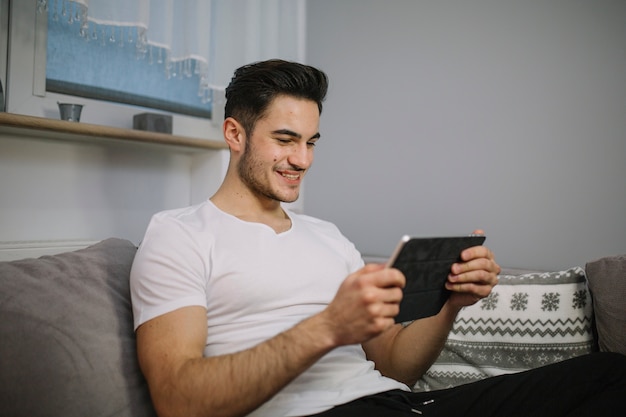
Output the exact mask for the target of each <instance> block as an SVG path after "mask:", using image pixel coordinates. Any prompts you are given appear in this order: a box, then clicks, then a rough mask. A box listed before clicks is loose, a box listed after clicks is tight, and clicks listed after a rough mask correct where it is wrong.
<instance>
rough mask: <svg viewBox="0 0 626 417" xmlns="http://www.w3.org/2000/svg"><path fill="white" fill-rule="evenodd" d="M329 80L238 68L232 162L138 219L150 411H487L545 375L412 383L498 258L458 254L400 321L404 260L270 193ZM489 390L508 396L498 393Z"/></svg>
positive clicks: (287, 170) (295, 167) (295, 153)
mask: <svg viewBox="0 0 626 417" xmlns="http://www.w3.org/2000/svg"><path fill="white" fill-rule="evenodd" d="M326 90H327V78H326V75H325V74H324V73H323V72H321V71H319V70H317V69H315V68H313V67H310V66H305V65H301V64H297V63H291V62H285V61H279V60H271V61H265V62H260V63H256V64H252V65H247V66H244V67H242V68H239V69H238V70H237V71H236V72H235V75H234V77H233V79H232V81H231V83H230V85H229V87H228V88H227V90H226V100H227V101H226V108H225V121H224V123H223V134H224V139H225V141H226V143H227V144H228V146H229V148H230V164H229V167H228V171H227V173H226V177H225V179H224V181H223V183H222V185H221V187H220V188H219V189H218V191H217V192H216V193H215V195H213V196H212V197H211V198H210V199H209V200H207V201H206V202H203V203H201V204H198V205H195V206H192V207H187V208H184V209H178V210H171V211H166V212H162V213H158V214H156V215H155V216H154V217H153V219H152V221H151V222H150V225H149V226H148V230H147V232H146V236H145V238H144V240H143V242H142V244H141V247H140V249H139V251H138V253H137V257H136V259H135V262H134V264H133V269H132V273H131V285H132V296H133V309H134V314H135V327H136V332H137V346H138V355H139V361H140V365H141V368H142V370H143V372H144V374H145V376H146V379H147V381H148V384H149V386H150V391H151V394H152V399H153V402H154V404H155V407H156V409H157V412H158V413H159V414H160V415H161V416H196V415H207V416H209V415H210V416H222V415H223V416H242V415H253V416H272V417H276V416H305V415H314V414H317V413H322V414H321V415H337V416H346V415H347V416H349V415H359V416H367V415H381V416H389V415H414V413H419V414H421V413H424V414H425V415H446V414H426V413H431V412H435V413H447V412H449V411H450V407H457V408H458V409H460V410H471V409H472V405H471V404H469V405H466V404H464V403H463V401H468V399H472V400H475V399H476V398H478V397H477V395H479V394H484V395H483V398H486V399H487V400H485V401H486V402H493V404H495V407H496V408H495V409H490V408H489V406H486V407H480V408H479V411H480V412H482V411H483V409H486V410H488V411H492V412H493V414H484V415H499V414H497V413H498V412H500V410H505V411H506V410H507V408H506V405H507V404H509V405H510V407H509V408H508V410H512V411H511V412H509V413H508V414H507V415H513V414H514V412H515V411H516V410H521V408H520V407H519V404H517V403H512V402H510V399H511V398H515V396H516V395H517V394H518V392H519V389H520V385H525V384H527V383H528V384H532V383H535V382H537V384H535V385H537V386H540V384H539V383H538V381H536V380H538V379H543V380H545V379H546V378H539V377H538V376H537V377H532V375H533V374H531V376H530V377H528V376H527V377H518V378H517V380H518V381H521V382H519V383H517V385H516V384H515V383H514V382H509V383H501V384H492V383H490V384H487V385H485V384H483V386H482V388H481V385H480V384H471V386H472V387H473V388H471V389H470V390H469V391H463V389H456V390H452V391H447V390H446V391H441V392H437V393H426V394H415V393H411V392H410V389H409V387H410V386H411V385H412V384H413V383H414V382H415V381H416V380H417V379H418V378H419V377H420V376H421V375H422V374H423V373H424V372H425V371H426V370H427V369H428V368H429V366H430V365H431V364H432V362H433V361H434V360H435V359H436V357H437V355H438V354H439V352H440V349H441V348H442V346H443V344H444V342H445V340H446V336H447V334H448V332H449V330H450V327H451V325H452V323H453V321H454V318H455V317H456V314H457V313H458V311H459V310H460V309H461V308H462V307H463V306H466V305H470V304H473V303H475V302H476V301H477V300H479V299H481V298H483V297H486V296H487V295H489V293H490V291H491V289H492V288H493V286H494V285H496V283H497V274H498V273H499V271H500V268H499V266H498V265H497V263H496V262H495V260H494V257H493V254H492V252H491V251H490V250H489V249H488V248H487V247H483V246H479V247H474V248H470V249H467V250H465V251H464V252H463V253H462V262H459V263H457V264H455V265H454V266H453V267H452V270H451V274H450V276H449V278H448V282H447V284H446V286H447V287H448V289H450V290H452V295H451V297H450V298H449V300H448V302H447V303H446V304H445V306H444V307H443V309H442V310H441V312H440V313H439V314H438V315H436V316H434V317H430V318H426V319H422V320H417V321H415V322H413V323H412V324H410V325H408V326H406V327H403V326H401V325H396V324H394V316H395V315H396V314H397V313H398V304H399V302H400V300H401V298H402V287H403V285H404V276H403V275H402V273H400V272H399V271H398V270H396V269H390V268H384V267H383V266H382V265H365V266H363V261H362V260H361V256H360V254H359V253H358V251H357V250H356V249H355V248H354V246H353V245H352V243H350V242H349V241H348V240H347V239H346V238H345V237H344V236H342V235H341V233H340V232H339V231H338V230H337V228H336V227H335V226H334V225H332V224H330V223H328V222H324V221H321V220H318V219H315V218H311V217H309V216H304V215H297V214H294V213H292V212H290V211H288V210H284V209H283V208H282V207H281V202H292V201H295V200H296V199H297V198H298V194H299V189H300V185H301V182H302V180H303V178H304V175H305V174H306V172H307V170H308V169H309V168H310V167H311V164H312V162H313V149H314V147H315V145H316V143H317V141H318V140H319V139H320V133H319V118H320V114H321V111H322V101H323V100H324V97H325V94H326ZM337 175H341V171H340V170H338V172H337ZM605 362H609V361H608V360H606V361H605ZM623 362H624V361H622V363H623ZM615 363H616V362H615V361H614V362H613V366H615ZM577 366H578V367H580V366H581V365H577ZM588 366H591V365H588ZM593 366H594V367H596V366H600V367H606V366H607V365H606V364H604V365H603V364H602V363H601V362H599V361H595V362H594V363H593ZM620 366H622V368H623V367H624V365H620ZM568 369H569V368H568ZM585 369H587V368H585ZM555 372H556V371H555ZM563 372H564V373H565V374H567V372H565V371H563ZM543 376H544V377H545V375H543ZM520 378H526V379H520ZM565 379H568V377H567V378H565ZM622 380H623V377H622ZM558 381H561V380H558ZM622 384H623V382H622ZM500 386H502V387H504V388H497V387H500ZM622 386H623V385H622ZM474 387H475V388H474ZM539 389H541V388H539ZM464 392H465V393H464ZM621 392H623V391H621ZM492 393H493V394H496V395H498V394H506V395H507V396H506V397H504V398H501V399H498V401H496V398H494V399H491V398H489V396H490V395H491V394H492ZM533 395H534V394H533V393H532V392H529V393H528V394H527V395H521V396H520V398H522V399H524V400H528V398H533ZM574 395H578V394H574ZM433 400H435V401H433ZM518 403H519V401H518ZM542 404H543V402H542ZM494 410H495V411H494ZM546 410H547V411H545V413H546V414H545V415H557V414H556V412H555V413H552V411H554V410H557V411H559V412H561V410H558V409H554V408H547V409H546ZM566 411H567V410H565V411H562V414H565V412H566ZM394 413H395V414H394ZM478 415H482V414H478ZM532 415H539V413H536V414H532Z"/></svg>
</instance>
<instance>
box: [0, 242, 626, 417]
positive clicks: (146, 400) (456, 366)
mask: <svg viewBox="0 0 626 417" xmlns="http://www.w3.org/2000/svg"><path fill="white" fill-rule="evenodd" d="M135 252H136V247H135V245H134V244H133V243H131V242H129V241H127V240H123V239H116V238H111V239H106V240H103V241H101V242H99V243H97V244H94V245H92V246H89V247H87V248H85V249H80V250H75V251H71V252H65V253H61V254H57V255H51V256H42V257H40V258H27V259H22V260H16V261H5V262H0V341H1V342H0V415H1V416H12V417H20V416H28V417H36V416H64V417H74V416H87V415H88V416H91V417H104V416H129V417H130V416H133V417H143V416H154V415H155V412H154V409H153V408H152V404H151V401H150V395H149V392H148V389H147V386H146V382H145V380H144V378H143V376H142V374H141V372H140V369H139V366H138V363H137V358H136V351H135V336H134V332H133V328H132V310H131V305H130V294H129V283H128V277H129V273H130V268H131V264H132V261H133V258H134V255H135ZM624 300H626V255H622V256H612V257H606V258H602V259H598V260H595V261H592V262H588V263H587V264H586V265H584V268H583V267H580V266H579V267H573V268H571V269H568V270H565V271H558V272H543V273H541V272H530V271H512V270H505V271H503V273H502V275H501V276H500V284H499V285H498V286H497V287H496V288H495V289H494V291H493V293H492V295H491V296H490V297H488V298H486V299H483V300H481V301H480V302H478V303H477V304H475V305H474V306H471V307H466V308H465V309H463V310H462V311H461V313H460V314H459V316H458V317H457V320H456V321H455V323H454V327H453V330H452V332H451V333H450V337H449V338H448V341H447V342H446V345H445V347H444V349H443V351H442V353H441V355H440V357H439V358H438V359H437V361H436V363H435V364H434V365H433V366H432V368H431V369H430V370H429V371H428V372H427V373H426V374H425V375H424V377H423V378H422V379H421V380H420V381H418V382H417V384H416V385H415V387H414V389H415V390H433V389H440V388H445V387H449V386H454V385H458V384H463V383H467V382H471V381H473V380H477V379H482V378H487V377H489V376H492V375H498V374H502V373H510V372H518V371H521V370H524V369H529V368H532V367H535V366H539V365H543V364H547V363H550V362H555V361H559V360H563V359H566V358H568V357H572V356H576V355H582V354H586V353H588V352H593V351H595V350H608V351H617V352H621V353H624V354H626V331H625V330H626V314H625V313H626V312H625V310H626V307H625V305H626V303H625V302H624Z"/></svg>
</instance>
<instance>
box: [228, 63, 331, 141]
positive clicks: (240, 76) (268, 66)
mask: <svg viewBox="0 0 626 417" xmlns="http://www.w3.org/2000/svg"><path fill="white" fill-rule="evenodd" d="M327 90H328V77H327V76H326V74H324V72H322V71H320V70H319V69H317V68H314V67H312V66H309V65H304V64H299V63H297V62H289V61H283V60H280V59H272V60H268V61H261V62H255V63H252V64H249V65H244V66H242V67H240V68H238V69H237V70H236V71H235V74H234V75H233V78H232V79H231V81H230V84H229V85H228V87H226V106H225V109H224V117H225V118H226V117H232V118H234V119H235V120H237V121H238V122H239V123H241V125H242V126H243V128H244V130H245V131H246V135H247V136H250V135H251V133H252V131H253V130H254V125H255V124H256V122H257V121H258V120H259V119H261V118H262V117H263V116H264V115H265V112H266V110H267V108H268V107H269V105H270V104H271V103H272V101H273V100H274V99H275V98H276V97H277V96H279V95H287V96H292V97H296V98H302V99H307V100H312V101H314V102H316V103H317V107H318V109H319V111H320V114H321V113H322V102H323V101H324V98H325V97H326V92H327Z"/></svg>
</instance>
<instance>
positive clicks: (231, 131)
mask: <svg viewBox="0 0 626 417" xmlns="http://www.w3.org/2000/svg"><path fill="white" fill-rule="evenodd" d="M222 131H223V134H224V140H225V141H226V144H227V145H228V147H229V148H230V150H231V151H234V152H240V151H242V150H243V149H244V146H245V139H246V133H245V131H244V129H243V126H242V125H241V124H240V123H239V122H238V121H237V120H235V119H233V118H232V117H227V118H226V120H224V124H223V125H222Z"/></svg>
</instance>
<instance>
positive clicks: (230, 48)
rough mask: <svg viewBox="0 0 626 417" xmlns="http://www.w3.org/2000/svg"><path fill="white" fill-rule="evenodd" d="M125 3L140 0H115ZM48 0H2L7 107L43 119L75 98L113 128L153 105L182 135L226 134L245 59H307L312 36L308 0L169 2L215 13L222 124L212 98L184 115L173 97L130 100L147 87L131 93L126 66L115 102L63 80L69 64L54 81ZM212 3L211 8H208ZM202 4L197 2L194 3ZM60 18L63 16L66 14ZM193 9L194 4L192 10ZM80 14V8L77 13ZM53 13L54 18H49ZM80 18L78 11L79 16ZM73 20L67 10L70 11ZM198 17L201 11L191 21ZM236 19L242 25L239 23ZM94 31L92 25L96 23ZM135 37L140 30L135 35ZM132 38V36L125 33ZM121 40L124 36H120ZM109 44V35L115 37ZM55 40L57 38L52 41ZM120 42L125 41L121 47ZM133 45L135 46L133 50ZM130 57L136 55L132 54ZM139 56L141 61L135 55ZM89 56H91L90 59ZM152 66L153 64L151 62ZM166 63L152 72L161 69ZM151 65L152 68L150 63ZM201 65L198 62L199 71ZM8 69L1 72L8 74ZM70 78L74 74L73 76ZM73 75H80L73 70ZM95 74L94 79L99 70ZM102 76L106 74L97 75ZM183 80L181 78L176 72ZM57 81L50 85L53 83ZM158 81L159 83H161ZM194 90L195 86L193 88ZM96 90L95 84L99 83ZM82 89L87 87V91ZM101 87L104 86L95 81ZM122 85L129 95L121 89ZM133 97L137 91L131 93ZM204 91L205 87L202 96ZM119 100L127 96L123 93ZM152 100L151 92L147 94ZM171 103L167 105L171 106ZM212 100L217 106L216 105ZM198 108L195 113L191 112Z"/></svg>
mask: <svg viewBox="0 0 626 417" xmlns="http://www.w3.org/2000/svg"><path fill="white" fill-rule="evenodd" d="M66 1H67V0H48V2H49V3H48V5H49V8H50V6H51V5H53V4H55V5H56V6H57V7H61V6H62V4H63V3H64V2H66ZM98 1H102V0H92V1H90V2H89V5H90V7H93V6H95V5H96V4H97V3H98ZM115 1H118V2H119V4H121V5H124V6H126V5H129V4H134V0H115ZM39 2H41V0H0V7H4V9H0V30H1V29H2V28H1V22H2V17H3V16H6V13H5V10H6V9H8V8H10V19H9V25H8V26H9V28H8V32H9V36H8V37H4V36H3V37H2V39H0V41H3V40H6V39H7V38H8V39H10V43H11V45H10V48H8V50H9V56H8V60H7V71H6V72H7V74H6V79H7V84H8V85H7V86H6V88H5V91H6V93H7V111H9V112H12V113H18V114H26V115H31V116H38V117H47V118H56V119H58V118H59V110H58V106H57V102H58V101H63V102H75V103H79V104H83V105H84V106H85V107H84V108H83V112H82V115H81V122H85V123H93V124H102V125H108V126H117V127H123V128H132V119H133V115H135V114H137V113H142V112H146V111H153V112H163V111H167V112H168V113H170V112H171V113H172V115H173V117H174V133H175V134H179V135H187V136H195V137H207V132H211V133H208V134H209V135H211V136H212V137H214V138H215V137H216V136H217V135H219V136H221V135H220V134H219V132H218V131H216V127H217V126H221V118H222V115H221V114H219V113H221V111H222V110H223V101H222V100H223V89H224V87H225V85H226V84H227V83H228V81H229V80H230V77H231V76H232V72H233V71H234V69H235V68H237V67H238V66H240V65H243V64H246V63H249V62H252V61H256V60H261V59H267V58H283V59H292V60H296V61H301V62H302V61H304V59H303V58H304V36H305V33H306V27H305V20H306V19H305V17H306V16H305V1H304V0H260V1H255V2H249V1H245V0H177V1H165V2H161V3H160V4H164V3H167V4H168V5H170V6H171V7H173V6H176V7H178V6H180V5H182V4H191V3H193V2H196V3H195V4H196V5H197V7H208V6H210V7H211V13H212V15H211V19H210V22H211V23H212V24H213V25H212V26H213V29H212V30H213V31H214V38H213V39H212V40H211V45H210V46H211V51H212V52H211V53H212V54H213V55H212V58H213V64H212V66H214V68H211V70H212V71H213V73H214V77H213V79H212V80H210V85H211V87H212V88H213V92H214V95H213V96H212V97H211V98H212V103H214V104H215V110H214V112H215V113H216V114H213V115H212V117H213V119H215V120H216V123H215V125H213V124H211V121H210V120H208V119H207V118H206V116H207V106H206V104H207V103H203V104H204V105H205V108H204V110H200V111H199V112H198V113H196V114H195V115H194V116H188V115H183V114H182V113H183V111H182V110H181V109H182V108H183V107H184V108H187V107H186V106H187V105H178V106H175V107H170V108H167V102H168V101H169V98H167V97H166V98H165V99H164V98H153V97H151V98H149V99H147V101H146V102H130V98H137V97H140V96H142V94H141V93H132V92H130V91H128V90H129V89H128V88H127V86H126V85H123V81H124V80H126V77H127V76H128V74H127V73H126V71H110V72H111V73H112V75H114V76H117V77H119V78H117V79H116V80H114V81H113V84H114V86H121V88H118V92H117V93H110V92H109V93H107V94H113V96H115V94H118V95H121V96H122V98H123V99H122V100H119V101H122V103H114V102H113V101H111V100H113V99H116V97H105V96H104V95H97V94H96V96H95V98H94V97H91V96H90V97H85V96H86V95H88V93H83V92H81V91H76V90H70V89H69V88H66V87H67V83H68V80H65V81H62V80H60V75H59V72H60V73H63V72H64V71H63V66H61V67H60V70H59V69H57V73H56V74H54V73H53V70H52V69H51V71H50V73H49V74H48V80H49V81H50V82H47V81H46V72H47V71H46V67H47V63H48V62H47V53H46V52H47V48H48V41H47V38H48V25H50V29H51V31H54V30H55V25H56V24H57V21H55V20H54V15H53V13H54V10H49V13H37V7H38V4H40V3H39ZM113 2H114V0H108V1H105V3H107V4H110V3H113ZM207 5H208V6H207ZM194 7H195V6H194ZM56 10H57V14H58V15H59V16H58V18H59V19H62V15H61V14H60V13H59V11H58V9H56ZM192 11H193V10H192ZM74 13H75V12H74ZM49 14H51V18H50V20H49V19H48V16H49ZM74 17H75V15H74ZM66 18H67V16H66ZM192 18H195V16H192V17H189V15H187V19H192ZM233 22H237V23H239V24H237V25H234V24H233ZM196 24H202V25H206V24H207V19H203V20H198V21H197V22H196ZM89 30H91V28H89ZM130 35H131V36H132V35H133V34H132V33H131V34H130ZM124 36H125V37H128V36H129V34H128V33H126V34H125V35H124ZM78 38H79V39H75V40H76V41H77V42H83V43H84V42H85V39H82V38H80V36H78ZM115 39H117V37H115ZM94 41H100V42H101V41H102V39H100V37H99V36H98V40H90V41H87V42H88V43H89V42H91V43H93V42H94ZM107 42H109V40H108V39H107ZM61 44H62V41H61ZM52 45H54V42H53V43H52ZM51 47H52V48H55V46H51ZM118 48H119V47H118ZM128 50H129V51H131V48H129V49H128ZM128 54H129V56H132V54H131V53H130V52H129V53H128ZM56 55H60V53H59V52H57V51H55V52H54V53H53V58H58V56H56ZM133 60H136V59H135V58H134V56H133ZM85 61H88V60H85ZM62 63H63V64H64V65H65V66H66V67H65V69H66V70H67V74H69V73H70V72H71V71H74V70H75V69H76V66H72V67H71V68H70V67H68V66H67V63H66V62H65V61H64V60H63V59H62ZM144 64H145V65H147V66H149V65H150V64H149V63H148V62H146V63H144ZM76 65H77V66H78V73H90V71H91V70H89V69H87V67H86V66H85V65H83V64H82V63H81V61H79V63H78V64H76ZM157 68H158V66H154V69H150V71H154V72H155V73H156V72H158V70H157ZM1 69H2V58H0V70H1ZM144 70H146V71H147V69H146V68H144ZM191 70H192V71H193V68H192V69H191ZM1 76H2V74H1V73H0V77H1ZM66 78H68V77H66ZM69 78H70V80H69V81H73V80H74V79H73V78H72V77H71V76H70V77H69ZM92 78H94V77H93V76H92ZM95 78H98V77H95ZM174 78H177V77H174ZM169 81H176V80H166V81H160V82H157V83H156V84H153V85H152V87H148V91H150V90H155V89H159V88H160V85H161V84H163V83H168V82H169ZM185 81H186V82H189V84H190V85H193V89H195V91H196V92H197V91H198V90H197V89H196V85H194V84H195V83H194V81H193V77H192V78H190V79H189V80H185ZM48 85H49V87H48ZM155 85H156V87H155ZM74 87H75V86H74ZM190 88H191V87H190ZM92 89H94V88H93V87H92ZM78 90H80V87H79V89H78ZM95 90H96V92H99V93H102V92H101V91H98V87H95ZM120 91H121V93H120ZM131 96H132V97H131ZM194 97H197V93H196V94H195V95H194ZM118 98H119V97H118ZM144 99H145V97H144ZM164 103H165V104H164ZM210 105H211V104H209V107H208V108H209V109H210ZM155 109H156V110H155ZM188 113H192V114H194V113H193V112H188Z"/></svg>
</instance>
